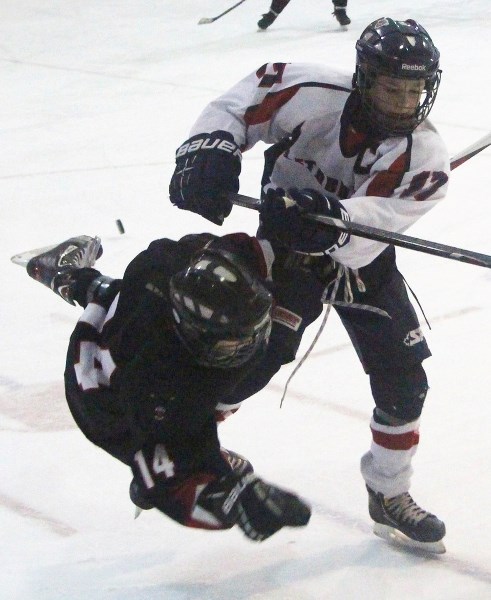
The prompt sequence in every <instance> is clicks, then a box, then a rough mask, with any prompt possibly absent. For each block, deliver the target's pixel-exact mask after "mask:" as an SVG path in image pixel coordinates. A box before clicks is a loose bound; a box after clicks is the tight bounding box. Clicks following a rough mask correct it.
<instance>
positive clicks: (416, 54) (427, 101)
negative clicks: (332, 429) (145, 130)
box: [353, 17, 441, 136]
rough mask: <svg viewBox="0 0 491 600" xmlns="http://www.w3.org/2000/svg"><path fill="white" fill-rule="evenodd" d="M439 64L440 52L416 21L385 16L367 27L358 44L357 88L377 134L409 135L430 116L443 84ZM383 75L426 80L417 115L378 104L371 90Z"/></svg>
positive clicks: (416, 110) (355, 75)
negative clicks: (394, 111)
mask: <svg viewBox="0 0 491 600" xmlns="http://www.w3.org/2000/svg"><path fill="white" fill-rule="evenodd" d="M439 64H440V52H439V51H438V49H437V48H436V47H435V45H434V44H433V41H432V40H431V38H430V36H429V35H428V32H427V31H426V30H425V29H424V28H423V27H422V26H421V25H420V24H419V23H417V22H416V21H414V20H412V19H408V20H407V21H394V20H393V19H389V18H385V17H384V18H381V19H377V20H376V21H374V22H373V23H371V24H370V25H368V27H366V29H365V30H364V31H363V33H362V34H361V36H360V38H359V40H358V41H357V43H356V72H355V74H354V77H353V87H354V88H355V89H357V90H358V92H359V94H360V98H361V106H362V111H363V112H364V113H365V117H366V118H367V119H368V121H369V122H370V124H371V125H372V128H373V129H374V130H375V131H376V132H377V133H379V134H382V135H385V136H399V135H407V134H409V133H411V132H412V131H414V129H415V128H416V127H417V126H418V125H419V124H420V123H422V122H423V121H424V120H425V119H426V118H427V116H428V114H429V112H430V111H431V109H432V107H433V103H434V101H435V98H436V95H437V92H438V87H439V85H440V79H441V70H440V69H439ZM380 75H385V76H387V77H390V78H394V80H399V81H401V80H402V81H406V82H410V81H422V82H424V84H423V87H422V91H421V96H420V100H419V102H418V103H417V105H416V106H415V108H414V112H413V115H409V116H408V115H407V114H405V115H404V116H403V115H401V116H400V117H398V115H396V114H392V115H390V116H389V115H387V114H385V113H384V112H382V111H381V110H380V107H377V106H376V105H375V104H374V102H373V100H372V98H371V90H372V88H373V86H374V85H375V83H376V81H377V78H378V77H379V76H380Z"/></svg>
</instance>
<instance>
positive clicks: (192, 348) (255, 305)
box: [170, 244, 272, 368]
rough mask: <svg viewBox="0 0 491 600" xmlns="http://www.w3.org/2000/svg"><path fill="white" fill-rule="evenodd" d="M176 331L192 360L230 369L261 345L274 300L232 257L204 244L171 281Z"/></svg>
mask: <svg viewBox="0 0 491 600" xmlns="http://www.w3.org/2000/svg"><path fill="white" fill-rule="evenodd" d="M170 299H171V303H172V307H173V316H174V321H175V328H176V332H177V334H178V335H179V337H180V339H181V341H182V342H183V344H184V345H185V346H186V348H187V349H188V351H189V352H190V353H191V354H192V355H193V357H194V358H195V360H196V361H197V362H198V363H199V364H202V365H204V366H207V367H216V368H231V367H237V366H240V365H242V364H244V363H245V362H247V361H248V360H249V359H250V358H251V357H252V356H253V355H254V354H255V353H256V352H257V350H258V349H259V348H260V347H264V346H265V345H266V344H267V342H268V339H269V334H270V331H271V308H272V297H271V294H270V293H269V291H268V290H267V289H266V288H265V287H264V286H263V284H262V283H261V282H259V281H258V280H257V279H256V278H255V277H253V276H252V275H251V273H250V272H249V271H248V269H247V267H245V266H244V265H242V264H241V262H240V260H239V259H238V258H237V257H236V256H234V255H233V254H232V253H230V252H228V251H226V250H222V249H219V248H214V247H213V245H212V244H211V245H208V246H207V247H206V248H205V249H204V250H203V251H202V252H201V253H199V254H198V255H197V256H195V257H194V258H193V260H192V262H191V264H190V265H189V267H188V268H187V269H186V270H184V271H180V272H179V273H176V274H175V275H174V276H173V277H172V278H171V280H170Z"/></svg>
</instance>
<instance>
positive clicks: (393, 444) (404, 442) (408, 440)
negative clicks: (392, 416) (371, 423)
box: [372, 429, 419, 450]
mask: <svg viewBox="0 0 491 600" xmlns="http://www.w3.org/2000/svg"><path fill="white" fill-rule="evenodd" d="M372 438H373V441H374V442H375V443H376V444H378V445H379V446H382V448H385V449H386V450H410V449H411V448H412V447H413V446H417V445H418V443H419V431H408V432H407V433H399V434H393V433H384V432H382V431H377V430H376V429H372Z"/></svg>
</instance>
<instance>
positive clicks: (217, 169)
mask: <svg viewBox="0 0 491 600" xmlns="http://www.w3.org/2000/svg"><path fill="white" fill-rule="evenodd" d="M320 75H321V73H318V72H317V71H315V70H313V71H309V70H307V71H306V70H305V69H303V68H302V67H301V66H300V65H290V64H286V63H268V64H265V65H263V66H262V67H260V68H259V69H258V70H257V71H255V72H254V73H251V74H250V75H248V76H247V77H245V78H244V79H243V80H241V81H240V82H239V83H237V84H236V85H235V86H233V87H232V88H231V89H230V90H228V91H227V92H225V93H224V94H223V95H222V96H220V97H219V98H217V99H216V100H214V101H212V102H211V103H210V104H209V105H208V106H207V107H206V108H205V109H204V111H203V112H202V114H201V115H200V116H199V118H198V120H197V121H196V123H195V124H194V126H193V127H192V130H191V137H190V138H189V139H188V140H187V141H186V142H184V143H183V144H182V145H181V146H179V148H178V149H177V151H176V168H175V171H174V174H173V176H172V178H171V182H170V186H169V196H170V200H171V202H172V203H173V204H174V205H176V206H178V207H179V208H182V209H184V210H190V211H192V212H195V213H198V214H200V215H202V216H203V217H205V218H206V219H208V220H210V221H212V222H213V223H216V224H218V225H221V224H222V223H223V221H224V219H225V217H226V216H228V214H229V213H230V211H231V208H232V204H231V203H230V202H229V201H228V200H227V199H226V198H224V194H226V193H227V192H237V191H238V189H239V175H240V171H241V158H242V156H241V152H242V151H244V150H246V149H248V148H251V147H252V146H254V145H255V144H256V143H257V142H258V141H263V142H265V143H268V144H271V143H276V142H279V141H280V140H282V139H284V138H286V137H287V136H288V135H290V134H291V132H292V131H293V130H294V129H295V127H297V126H298V125H299V122H300V121H301V120H303V119H305V118H310V117H312V116H315V114H316V111H317V112H318V111H322V110H324V109H323V102H324V103H325V102H326V97H327V96H326V86H327V85H328V84H326V83H323V82H322V81H321V82H316V79H319V80H321V79H322V77H321V76H320ZM347 91H348V90H347Z"/></svg>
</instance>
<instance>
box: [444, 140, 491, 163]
mask: <svg viewBox="0 0 491 600" xmlns="http://www.w3.org/2000/svg"><path fill="white" fill-rule="evenodd" d="M488 146H491V133H488V134H486V135H485V136H483V137H482V138H481V139H479V140H477V142H474V144H472V145H470V146H468V147H467V148H465V149H464V150H462V151H461V152H459V153H458V154H456V155H455V156H453V157H452V158H451V159H450V168H451V169H452V170H453V169H455V168H457V167H460V165H461V164H462V163H465V161H466V160H469V158H472V157H473V156H475V155H476V154H478V152H481V150H484V148H487V147H488Z"/></svg>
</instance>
